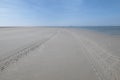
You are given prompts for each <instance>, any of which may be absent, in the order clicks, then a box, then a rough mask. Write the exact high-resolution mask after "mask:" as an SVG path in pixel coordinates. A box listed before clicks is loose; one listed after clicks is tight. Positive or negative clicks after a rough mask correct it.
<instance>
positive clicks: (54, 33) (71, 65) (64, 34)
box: [0, 28, 120, 80]
mask: <svg viewBox="0 0 120 80" xmlns="http://www.w3.org/2000/svg"><path fill="white" fill-rule="evenodd" d="M119 57H120V37H119V36H110V35H104V34H101V33H97V32H93V31H90V30H83V29H77V28H0V80H120V77H119V75H120V58H119Z"/></svg>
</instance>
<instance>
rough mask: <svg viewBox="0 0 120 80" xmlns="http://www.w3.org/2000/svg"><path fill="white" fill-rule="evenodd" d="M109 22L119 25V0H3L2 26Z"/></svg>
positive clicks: (100, 23) (1, 3)
mask: <svg viewBox="0 0 120 80" xmlns="http://www.w3.org/2000/svg"><path fill="white" fill-rule="evenodd" d="M109 25H110V26H111V25H112V26H116V25H120V0H0V26H109Z"/></svg>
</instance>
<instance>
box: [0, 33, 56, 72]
mask: <svg viewBox="0 0 120 80" xmlns="http://www.w3.org/2000/svg"><path fill="white" fill-rule="evenodd" d="M56 34H57V32H55V33H53V34H52V35H50V36H49V37H46V38H44V39H42V40H37V41H34V42H32V43H31V44H28V45H24V46H23V47H21V48H18V49H16V50H14V51H12V52H11V53H12V55H10V56H7V57H5V58H3V59H1V60H0V72H3V71H4V70H5V69H7V67H8V66H9V65H11V64H13V63H16V62H17V61H18V60H19V59H20V58H22V57H23V56H26V55H27V54H28V53H29V52H31V51H33V50H35V49H37V48H39V47H40V46H41V45H43V44H44V43H45V42H47V41H48V40H50V39H51V38H52V37H54V36H55V35H56Z"/></svg>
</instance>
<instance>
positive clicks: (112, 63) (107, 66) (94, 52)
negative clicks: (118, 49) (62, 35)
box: [67, 31, 120, 80]
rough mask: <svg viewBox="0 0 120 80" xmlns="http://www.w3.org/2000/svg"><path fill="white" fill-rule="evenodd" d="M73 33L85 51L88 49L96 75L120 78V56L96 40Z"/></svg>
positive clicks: (105, 79)
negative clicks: (104, 47)
mask: <svg viewBox="0 0 120 80" xmlns="http://www.w3.org/2000/svg"><path fill="white" fill-rule="evenodd" d="M67 32H69V33H71V35H73V36H74V37H75V38H76V39H77V40H79V42H80V44H81V45H82V46H83V51H87V53H86V54H85V55H86V56H87V57H88V59H89V61H90V63H91V65H92V67H93V70H94V71H95V73H96V75H97V76H98V78H99V79H100V80H120V58H119V57H117V56H113V55H112V54H111V53H110V52H109V51H107V50H106V49H103V48H102V47H100V46H99V45H98V44H97V43H95V42H94V41H92V40H90V39H88V38H86V37H84V36H82V35H77V34H75V33H73V32H72V31H67Z"/></svg>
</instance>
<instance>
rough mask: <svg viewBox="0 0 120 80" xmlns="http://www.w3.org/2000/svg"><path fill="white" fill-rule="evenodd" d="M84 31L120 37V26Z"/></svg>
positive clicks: (89, 28)
mask: <svg viewBox="0 0 120 80" xmlns="http://www.w3.org/2000/svg"><path fill="white" fill-rule="evenodd" d="M82 28H83V29H88V30H93V31H97V32H100V33H103V34H107V35H114V36H120V26H107V27H106V26H100V27H82Z"/></svg>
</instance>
